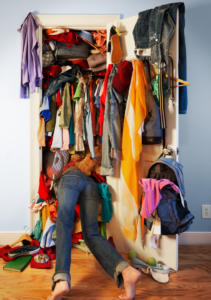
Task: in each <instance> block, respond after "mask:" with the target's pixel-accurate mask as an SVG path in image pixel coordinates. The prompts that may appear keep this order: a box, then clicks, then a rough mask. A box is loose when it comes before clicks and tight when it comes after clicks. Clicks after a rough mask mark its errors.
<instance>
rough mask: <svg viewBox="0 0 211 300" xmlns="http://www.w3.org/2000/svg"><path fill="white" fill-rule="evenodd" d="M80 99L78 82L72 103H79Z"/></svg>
mask: <svg viewBox="0 0 211 300" xmlns="http://www.w3.org/2000/svg"><path fill="white" fill-rule="evenodd" d="M80 98H81V88H80V80H79V81H78V85H77V88H76V91H75V95H74V97H73V101H77V103H79V99H80Z"/></svg>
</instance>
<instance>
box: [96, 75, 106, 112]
mask: <svg viewBox="0 0 211 300" xmlns="http://www.w3.org/2000/svg"><path fill="white" fill-rule="evenodd" d="M103 83H104V80H102V81H101V82H100V85H99V88H98V91H97V96H96V99H95V103H94V105H95V106H96V107H97V108H100V95H99V94H100V90H101V88H102V85H103Z"/></svg>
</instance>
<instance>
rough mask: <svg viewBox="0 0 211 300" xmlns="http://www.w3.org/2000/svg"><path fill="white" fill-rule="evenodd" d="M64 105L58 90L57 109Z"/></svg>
mask: <svg viewBox="0 0 211 300" xmlns="http://www.w3.org/2000/svg"><path fill="white" fill-rule="evenodd" d="M61 105H62V102H61V95H60V90H58V91H57V94H56V109H58V108H59V107H60V106H61Z"/></svg>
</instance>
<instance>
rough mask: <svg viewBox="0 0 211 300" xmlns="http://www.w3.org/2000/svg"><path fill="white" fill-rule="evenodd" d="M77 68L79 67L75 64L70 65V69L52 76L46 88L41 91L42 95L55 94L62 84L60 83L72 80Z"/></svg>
mask: <svg viewBox="0 0 211 300" xmlns="http://www.w3.org/2000/svg"><path fill="white" fill-rule="evenodd" d="M78 69H79V67H78V66H77V65H72V69H70V70H68V71H66V72H64V73H62V74H59V75H58V76H56V77H53V78H52V79H51V80H50V82H49V84H48V88H47V89H44V91H43V94H44V96H51V95H53V94H55V93H56V92H57V91H58V89H60V87H61V86H62V83H64V82H67V81H68V82H71V81H73V80H74V78H75V74H76V72H77V71H78Z"/></svg>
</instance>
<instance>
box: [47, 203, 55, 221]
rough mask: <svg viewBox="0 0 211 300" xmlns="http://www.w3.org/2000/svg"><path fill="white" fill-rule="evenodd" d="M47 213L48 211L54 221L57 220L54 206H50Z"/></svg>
mask: <svg viewBox="0 0 211 300" xmlns="http://www.w3.org/2000/svg"><path fill="white" fill-rule="evenodd" d="M49 211H50V214H51V217H52V218H54V219H56V218H57V210H56V207H55V205H53V204H51V205H50V206H49Z"/></svg>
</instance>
